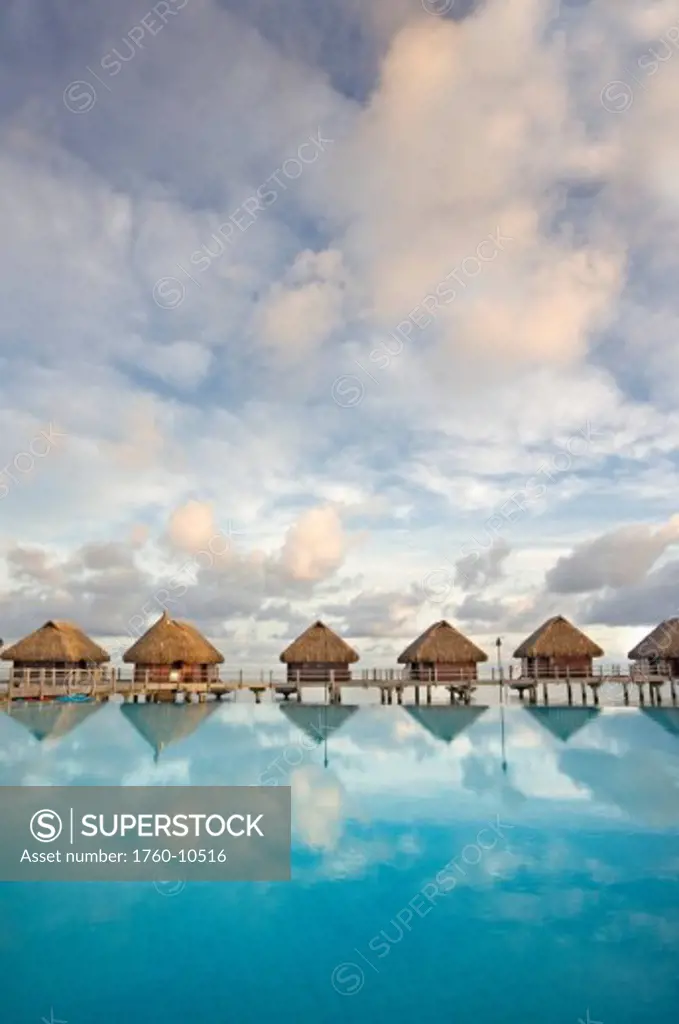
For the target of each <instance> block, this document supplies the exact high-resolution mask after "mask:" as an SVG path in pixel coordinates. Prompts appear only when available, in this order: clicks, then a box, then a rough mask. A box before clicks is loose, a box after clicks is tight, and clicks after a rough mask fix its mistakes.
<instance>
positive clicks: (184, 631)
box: [123, 612, 224, 665]
mask: <svg viewBox="0 0 679 1024" xmlns="http://www.w3.org/2000/svg"><path fill="white" fill-rule="evenodd" d="M123 661H124V662H132V663H133V664H141V665H172V664H174V662H176V661H180V662H183V663H184V664H185V665H220V664H221V663H222V662H223V661H224V655H223V654H220V652H219V651H218V650H217V648H216V647H213V646H212V644H211V643H210V641H209V640H206V639H205V637H204V636H203V635H202V633H199V631H198V630H197V629H196V627H195V626H192V625H191V624H190V623H188V622H179V621H178V620H177V619H171V618H170V616H169V615H168V614H167V612H163V614H162V615H161V616H160V618H159V619H158V621H157V622H155V623H154V624H153V625H152V626H151V627H150V629H147V630H146V632H145V633H144V635H143V636H140V637H139V639H138V640H137V642H136V643H134V644H133V645H132V646H131V647H130V649H129V651H125V653H124V654H123Z"/></svg>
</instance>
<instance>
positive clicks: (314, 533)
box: [280, 505, 346, 582]
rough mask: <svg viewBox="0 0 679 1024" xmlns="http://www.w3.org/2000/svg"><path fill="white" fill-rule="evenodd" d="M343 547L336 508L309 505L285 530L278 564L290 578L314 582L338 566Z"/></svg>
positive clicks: (341, 558)
mask: <svg viewBox="0 0 679 1024" xmlns="http://www.w3.org/2000/svg"><path fill="white" fill-rule="evenodd" d="M345 547H346V541H345V538H344V530H343V527H342V520H341V519H340V516H339V514H338V512H337V509H335V508H334V507H333V506H332V505H326V506H322V507H320V508H311V509H309V510H308V511H307V512H305V513H304V514H303V515H302V516H300V518H299V519H298V521H297V522H296V523H295V524H294V526H291V527H290V529H289V530H288V533H287V535H286V538H285V542H284V544H283V549H282V551H281V556H280V565H281V568H282V570H283V571H284V572H285V573H287V574H288V575H289V576H290V577H291V578H292V579H293V580H302V581H310V582H317V581H319V580H322V579H325V578H326V577H327V576H330V575H331V574H332V573H334V572H335V571H336V570H337V569H338V568H339V567H340V566H341V564H342V562H343V560H344V554H345Z"/></svg>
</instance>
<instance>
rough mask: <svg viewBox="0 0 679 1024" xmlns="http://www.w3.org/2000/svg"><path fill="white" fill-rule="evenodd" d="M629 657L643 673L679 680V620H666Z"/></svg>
mask: <svg viewBox="0 0 679 1024" xmlns="http://www.w3.org/2000/svg"><path fill="white" fill-rule="evenodd" d="M627 657H628V658H629V659H630V661H635V662H636V663H637V664H636V668H638V669H640V670H641V671H642V672H648V673H649V674H650V675H655V676H666V677H669V678H673V679H676V678H679V619H677V618H674V619H665V621H664V622H661V623H660V625H659V626H656V627H655V629H654V630H652V631H651V632H650V633H649V634H648V636H646V637H644V639H643V640H642V641H641V642H640V643H638V644H637V646H636V647H634V648H633V649H632V650H631V651H630V652H629V654H628V655H627Z"/></svg>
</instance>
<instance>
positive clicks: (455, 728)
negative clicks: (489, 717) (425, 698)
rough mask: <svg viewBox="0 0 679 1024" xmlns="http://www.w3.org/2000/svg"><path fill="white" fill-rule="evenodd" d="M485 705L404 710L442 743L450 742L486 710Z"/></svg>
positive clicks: (410, 708) (409, 708)
mask: <svg viewBox="0 0 679 1024" xmlns="http://www.w3.org/2000/svg"><path fill="white" fill-rule="evenodd" d="M487 710H488V709H487V707H486V706H477V707H469V708H449V707H438V708H437V707H427V708H421V707H407V708H406V712H407V713H408V714H409V715H410V716H411V717H412V718H414V719H415V721H416V722H417V723H418V725H421V726H422V728H423V729H426V730H427V732H428V733H430V735H432V736H434V737H435V739H437V740H440V741H441V742H442V743H446V744H447V743H452V742H453V740H454V739H455V738H456V737H457V736H460V735H461V734H462V733H463V732H464V731H465V729H468V728H469V726H470V725H473V724H474V722H475V721H476V719H477V718H478V717H479V716H480V715H482V714H483V713H484V711H487Z"/></svg>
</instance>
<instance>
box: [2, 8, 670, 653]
mask: <svg viewBox="0 0 679 1024" xmlns="http://www.w3.org/2000/svg"><path fill="white" fill-rule="evenodd" d="M678 93H679V9H677V6H676V3H675V2H666V0H568V2H566V0H562V2H560V3H559V2H550V0H485V2H474V0H421V2H420V0H390V2H387V0H371V2H368V0H363V2H360V0H342V2H340V0H324V2H323V3H321V4H319V3H310V2H308V0H289V2H287V3H286V4H285V5H284V6H283V5H281V4H278V3H275V2H274V0H254V2H246V0H222V2H216V0H166V2H160V3H156V4H155V5H147V4H146V2H145V0H144V2H140V0H120V2H119V3H116V4H115V5H111V4H106V3H104V2H103V0H87V2H85V0H52V2H50V3H49V4H48V3H47V2H46V0H6V2H5V4H4V5H3V7H2V11H1V12H0V211H1V213H0V218H1V223H2V225H3V241H4V244H3V246H2V251H1V253H0V303H1V308H2V314H3V315H2V317H0V388H1V389H2V401H1V402H0V444H1V446H2V451H1V452H0V466H2V467H4V468H3V469H2V475H0V517H1V518H0V524H1V525H0V530H1V532H0V635H2V637H3V639H4V640H5V641H6V642H9V641H10V640H14V639H16V638H18V637H19V636H22V635H24V634H25V633H27V632H29V631H31V630H32V629H35V628H36V627H37V626H39V625H40V624H41V623H42V622H44V621H45V620H46V619H48V618H62V619H68V620H71V621H75V622H77V623H78V624H79V625H80V626H81V627H82V628H84V629H85V630H86V631H87V632H89V633H90V634H91V635H93V636H94V637H96V638H98V639H99V640H100V641H101V642H103V643H104V644H105V646H107V647H108V649H109V650H111V651H112V653H113V654H114V656H116V655H117V654H119V653H120V652H121V651H122V650H124V649H125V648H126V647H127V646H129V645H130V643H131V639H130V638H131V637H136V636H137V635H138V634H139V632H140V631H142V630H143V628H145V625H146V624H147V623H150V622H151V621H153V619H154V618H155V617H157V615H158V614H159V613H160V611H162V609H163V608H164V607H165V608H167V610H168V612H169V613H170V614H171V615H176V616H178V617H180V618H188V619H190V620H191V621H193V622H194V623H196V624H197V625H198V626H199V627H200V628H201V629H202V630H203V631H204V632H205V633H206V634H207V635H208V636H209V637H210V639H212V640H213V642H215V643H217V645H218V646H219V647H220V649H221V650H222V651H223V652H224V654H225V658H226V662H227V664H231V665H243V666H248V665H257V666H261V667H265V666H266V667H271V666H275V664H276V660H277V656H278V653H279V652H280V651H281V650H282V649H283V648H284V647H285V646H287V644H288V643H289V641H290V640H291V639H292V638H293V637H294V636H296V635H297V634H298V633H299V632H301V630H302V629H304V628H305V627H306V626H307V625H308V624H309V623H310V622H312V621H314V620H316V619H317V618H322V619H323V620H324V621H326V622H327V623H328V624H329V625H331V626H332V627H333V628H335V629H337V630H338V631H339V632H340V633H341V634H342V635H344V636H345V637H347V638H348V639H349V640H350V641H351V642H352V644H353V645H354V646H355V647H356V648H357V650H358V651H359V653H360V655H361V663H362V664H363V665H364V666H366V667H367V666H377V665H379V666H385V667H388V666H390V665H393V664H394V660H395V658H396V656H397V655H398V654H399V653H400V651H401V650H402V649H403V648H404V647H405V646H406V644H407V643H408V642H409V641H410V640H412V638H413V637H414V636H416V635H417V634H418V633H419V632H421V631H422V630H423V629H424V628H426V626H427V625H429V624H430V623H431V622H434V621H437V620H439V619H442V618H446V619H448V620H449V621H451V622H453V623H455V624H456V625H457V626H458V627H459V628H461V629H462V630H463V631H464V632H466V633H467V634H468V635H470V636H471V637H472V638H473V639H474V640H475V641H476V642H477V643H478V644H479V645H480V646H481V647H485V649H486V650H487V651H488V653H489V656H490V657H491V658H492V656H493V645H494V641H495V638H496V637H497V636H501V637H502V639H503V644H504V645H505V646H504V650H505V651H506V652H508V653H511V651H512V650H513V649H514V647H515V646H516V645H517V644H518V642H520V640H521V639H523V637H524V636H526V635H527V634H528V633H529V632H532V630H533V629H534V628H536V627H537V626H538V625H539V624H540V623H541V622H542V621H543V620H544V619H545V618H547V617H548V616H550V615H553V614H564V615H566V616H567V617H569V618H571V619H572V620H573V621H574V622H576V623H577V624H578V625H579V626H580V627H582V628H584V629H585V630H586V631H587V632H588V634H589V635H591V636H592V637H593V639H595V640H596V641H597V642H598V643H599V644H600V645H601V646H602V647H603V648H604V650H605V652H606V656H607V658H608V659H610V660H612V661H615V660H616V659H617V660H620V659H622V658H624V657H625V655H626V652H627V651H628V650H629V649H630V648H631V647H632V646H633V645H634V644H635V643H636V642H637V641H638V640H640V639H641V638H642V637H643V636H644V635H645V634H646V633H647V632H648V631H649V630H650V629H651V628H652V627H653V626H655V625H656V624H657V623H658V622H660V621H661V620H663V619H665V618H667V617H669V616H672V615H675V614H677V602H676V596H675V595H676V590H677V584H679V560H678V559H677V543H678V542H679V515H678V514H677V513H678V510H677V507H676V499H673V497H672V495H673V494H675V495H676V493H677V484H678V483H679V474H678V460H677V454H676V448H677V440H678V439H679V413H677V411H676V405H675V395H676V391H677V385H679V359H678V357H677V351H678V350H677V348H676V344H675V337H676V334H677V326H678V325H679V297H678V296H677V290H676V286H675V283H676V280H677V271H678V270H679V255H678V253H679V245H678V244H677V242H678V241H679V191H678V186H677V181H679V174H678V173H677V172H678V171H679V141H677V136H676V132H675V131H673V129H672V125H673V120H672V117H673V115H674V114H675V112H676V100H677V96H678ZM159 595H160V596H159Z"/></svg>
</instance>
